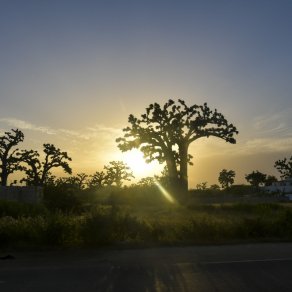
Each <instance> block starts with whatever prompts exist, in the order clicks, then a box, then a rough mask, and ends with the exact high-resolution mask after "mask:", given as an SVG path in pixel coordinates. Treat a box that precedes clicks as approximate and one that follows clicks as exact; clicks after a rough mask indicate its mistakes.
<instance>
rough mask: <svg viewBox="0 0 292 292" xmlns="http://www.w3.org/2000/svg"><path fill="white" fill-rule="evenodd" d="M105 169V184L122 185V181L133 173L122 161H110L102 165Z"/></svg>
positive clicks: (132, 176) (131, 176)
mask: <svg viewBox="0 0 292 292" xmlns="http://www.w3.org/2000/svg"><path fill="white" fill-rule="evenodd" d="M104 169H105V170H106V184H107V185H110V186H111V185H116V186H117V187H122V185H123V181H125V180H126V181H130V180H131V178H134V175H133V173H132V171H131V170H130V168H129V167H128V166H127V165H126V164H125V163H124V162H123V161H111V162H110V163H109V164H108V165H106V166H105V167H104Z"/></svg>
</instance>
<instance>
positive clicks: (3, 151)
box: [0, 129, 24, 186]
mask: <svg viewBox="0 0 292 292" xmlns="http://www.w3.org/2000/svg"><path fill="white" fill-rule="evenodd" d="M23 140H24V135H23V133H22V132H21V131H20V130H18V129H16V130H14V129H12V130H11V132H5V134H4V135H3V136H1V137H0V163H1V164H0V169H1V185H2V186H6V185H7V179H8V176H9V175H10V174H11V173H13V172H15V171H17V170H23V168H22V166H21V164H20V163H21V153H20V151H19V149H18V148H15V146H17V145H18V144H19V143H20V142H23Z"/></svg>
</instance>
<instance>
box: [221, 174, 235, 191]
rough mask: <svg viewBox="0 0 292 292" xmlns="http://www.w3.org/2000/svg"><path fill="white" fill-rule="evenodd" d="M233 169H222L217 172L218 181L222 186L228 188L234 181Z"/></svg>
mask: <svg viewBox="0 0 292 292" xmlns="http://www.w3.org/2000/svg"><path fill="white" fill-rule="evenodd" d="M234 177H235V171H234V170H227V169H222V171H221V172H220V173H219V177H218V181H219V183H220V184H221V186H222V188H223V189H225V188H228V187H230V186H231V185H232V184H233V183H234Z"/></svg>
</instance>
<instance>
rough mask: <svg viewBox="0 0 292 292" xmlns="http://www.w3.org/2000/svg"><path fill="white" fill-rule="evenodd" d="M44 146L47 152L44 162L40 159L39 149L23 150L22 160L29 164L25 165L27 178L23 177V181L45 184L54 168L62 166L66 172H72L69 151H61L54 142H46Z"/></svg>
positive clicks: (45, 152)
mask: <svg viewBox="0 0 292 292" xmlns="http://www.w3.org/2000/svg"><path fill="white" fill-rule="evenodd" d="M43 146H44V154H45V158H44V161H43V162H41V161H40V154H39V153H38V152H37V151H34V150H29V151H28V150H23V151H22V161H23V162H25V163H26V164H27V166H25V173H26V178H24V179H22V181H24V182H26V184H27V185H35V186H43V185H45V184H46V181H47V180H48V179H49V175H50V170H51V169H52V168H57V167H61V168H63V170H64V171H65V172H66V173H69V174H71V173H72V170H71V168H70V166H69V164H68V161H71V160H72V159H71V158H70V157H69V156H68V154H67V152H61V150H60V149H58V148H56V147H55V146H54V145H53V144H44V145H43Z"/></svg>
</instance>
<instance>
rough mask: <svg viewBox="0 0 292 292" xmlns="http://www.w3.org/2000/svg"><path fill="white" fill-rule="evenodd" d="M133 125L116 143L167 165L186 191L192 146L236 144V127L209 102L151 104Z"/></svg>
mask: <svg viewBox="0 0 292 292" xmlns="http://www.w3.org/2000/svg"><path fill="white" fill-rule="evenodd" d="M128 122H129V123H130V126H128V127H126V128H124V129H123V131H124V136H123V137H120V138H118V139H117V140H116V141H117V143H118V147H119V149H120V150H121V151H128V150H131V149H133V148H138V149H140V150H141V151H142V152H143V153H144V158H145V159H146V161H147V162H151V161H153V160H158V161H159V162H160V163H166V165H167V169H168V174H169V177H170V178H171V180H172V181H174V182H175V183H176V184H178V185H180V186H181V188H182V189H183V190H187V189H188V169H187V167H188V164H191V158H192V156H191V155H190V154H189V153H188V149H189V145H190V144H191V143H192V142H194V141H196V140H198V139H200V138H203V137H207V138H208V137H211V136H214V137H218V138H220V139H223V140H225V141H226V142H229V143H232V144H234V143H236V140H235V138H234V135H235V134H238V131H237V129H236V127H235V126H234V125H233V124H231V123H229V122H228V121H227V120H226V119H225V117H224V116H223V115H222V114H221V113H219V112H218V111H217V110H216V109H215V110H214V111H213V110H211V109H210V108H209V107H208V106H207V103H204V104H203V105H196V104H195V105H192V106H187V105H186V103H185V102H184V101H183V100H182V99H179V100H178V102H177V103H176V102H175V101H173V100H172V99H169V100H168V101H167V102H166V103H165V104H164V105H163V106H161V105H159V104H158V103H154V104H150V105H149V107H147V108H146V113H144V114H142V115H141V117H140V118H137V117H135V116H134V115H132V114H131V115H130V116H129V119H128Z"/></svg>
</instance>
